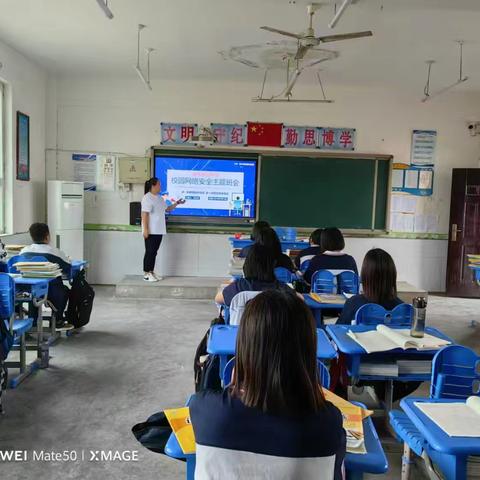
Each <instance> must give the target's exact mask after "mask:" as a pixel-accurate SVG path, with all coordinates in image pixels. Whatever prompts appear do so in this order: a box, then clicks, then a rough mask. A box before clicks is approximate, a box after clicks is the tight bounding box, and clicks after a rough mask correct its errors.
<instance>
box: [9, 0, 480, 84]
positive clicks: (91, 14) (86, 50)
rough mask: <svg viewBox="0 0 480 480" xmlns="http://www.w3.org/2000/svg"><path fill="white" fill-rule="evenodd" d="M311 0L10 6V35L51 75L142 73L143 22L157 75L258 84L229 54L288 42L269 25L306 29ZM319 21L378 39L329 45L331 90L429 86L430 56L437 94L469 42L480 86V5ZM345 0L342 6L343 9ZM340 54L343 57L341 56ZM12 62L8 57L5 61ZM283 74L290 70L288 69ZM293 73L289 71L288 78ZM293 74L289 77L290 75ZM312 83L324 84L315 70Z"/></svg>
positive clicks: (327, 0)
mask: <svg viewBox="0 0 480 480" xmlns="http://www.w3.org/2000/svg"><path fill="white" fill-rule="evenodd" d="M308 3H309V2H307V1H303V0H204V1H201V0H108V4H109V7H110V8H111V10H112V11H113V13H114V19H113V20H108V19H107V18H106V16H105V15H104V14H103V12H102V11H101V9H100V8H99V6H98V4H97V2H96V0H0V12H1V14H0V39H1V40H3V41H4V42H6V43H7V44H9V45H11V46H12V47H14V48H15V49H17V50H19V51H20V52H22V53H23V54H25V55H26V56H27V57H29V58H31V59H33V60H35V61H36V62H37V63H38V64H41V65H43V66H45V67H46V68H47V69H48V70H50V71H52V72H56V73H58V74H65V75H91V74H101V75H113V76H126V75H135V71H134V70H133V65H134V64H135V62H136V35H137V24H138V23H144V24H146V25H147V26H148V28H147V29H146V30H144V32H143V33H142V45H143V47H147V46H148V47H153V48H155V49H156V52H154V53H152V57H151V66H152V76H153V77H156V78H159V77H164V78H167V79H179V78H189V79H191V78H194V79H195V78H198V79H211V78H216V79H221V80H229V79H232V80H244V81H252V80H253V81H255V80H258V82H259V84H260V82H261V79H262V77H263V72H262V71H261V70H259V69H254V68H251V67H248V66H245V65H242V64H240V63H238V62H234V61H232V60H229V59H228V60H225V59H224V57H222V55H220V54H219V53H218V52H219V51H222V50H223V51H225V50H228V49H230V48H231V47H233V46H244V45H257V44H263V43H266V42H272V41H282V40H285V37H281V36H279V35H275V34H273V33H269V32H266V31H263V30H260V29H259V27H260V26H261V25H270V26H274V27H277V28H280V29H284V30H288V31H294V32H300V31H302V30H304V29H305V27H306V25H307V14H306V5H307V4H308ZM322 3H324V5H323V6H322V7H321V8H320V9H319V11H318V12H317V13H316V15H315V18H314V27H315V30H316V33H317V34H329V33H332V34H333V33H345V32H352V31H358V30H369V29H371V30H372V31H373V32H374V36H373V38H366V39H359V40H348V41H343V42H337V43H330V44H325V45H322V48H326V49H328V50H332V51H334V52H336V53H338V58H335V59H333V60H328V61H326V62H323V63H322V64H321V65H320V67H321V69H322V75H323V77H324V79H326V82H327V85H328V84H330V85H331V84H332V83H341V84H350V85H352V84H355V85H357V84H358V85H360V84H370V85H371V84H375V85H392V84H395V85H399V86H402V85H403V86H405V87H414V88H417V89H420V93H421V91H422V89H423V85H424V83H425V80H426V65H425V61H426V60H427V59H434V60H435V61H436V62H437V63H436V64H435V65H434V66H433V71H432V88H435V87H437V88H438V87H442V86H445V85H448V84H450V83H453V82H454V81H455V80H456V79H457V78H458V45H457V44H456V43H455V41H456V40H464V41H465V46H464V73H465V74H466V75H468V76H469V77H470V80H469V81H468V82H466V83H464V84H462V85H461V86H459V87H458V88H459V89H463V90H480V62H478V61H477V59H478V58H479V56H480V29H479V28H478V25H479V24H480V0H356V2H355V3H354V4H353V5H352V6H350V7H349V8H348V9H347V11H346V13H345V15H344V16H343V18H342V19H341V20H340V22H339V23H338V25H337V27H336V28H335V29H333V30H330V29H329V28H328V23H329V21H330V20H331V19H332V17H333V13H334V4H335V2H334V1H333V0H324V1H323V2H322ZM339 3H341V0H337V5H338V4H339ZM332 56H335V55H332ZM1 61H2V59H1V58H0V62H1ZM278 75H280V72H278ZM282 75H283V74H282ZM282 78H283V77H282ZM302 81H311V82H314V81H315V76H314V74H313V73H311V74H306V75H305V78H304V79H303V80H302Z"/></svg>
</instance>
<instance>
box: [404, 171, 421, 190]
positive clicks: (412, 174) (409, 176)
mask: <svg viewBox="0 0 480 480" xmlns="http://www.w3.org/2000/svg"><path fill="white" fill-rule="evenodd" d="M405 188H418V170H406V171H405Z"/></svg>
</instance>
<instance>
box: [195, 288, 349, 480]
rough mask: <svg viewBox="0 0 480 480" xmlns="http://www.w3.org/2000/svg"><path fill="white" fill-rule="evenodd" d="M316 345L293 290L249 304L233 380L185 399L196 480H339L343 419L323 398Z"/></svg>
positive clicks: (305, 311)
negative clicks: (216, 389) (222, 387)
mask: <svg viewBox="0 0 480 480" xmlns="http://www.w3.org/2000/svg"><path fill="white" fill-rule="evenodd" d="M316 343H317V338H316V331H315V322H314V320H313V317H312V314H311V313H310V311H309V309H308V308H307V307H306V306H305V304H304V303H303V302H302V301H300V300H299V299H298V298H297V297H296V296H295V294H294V293H289V292H286V291H278V290H277V291H274V290H271V291H267V292H263V293H260V294H259V295H257V296H256V297H255V298H254V299H253V300H251V301H250V302H249V303H248V304H247V306H246V309H245V313H244V315H243V317H242V322H241V324H240V327H239V331H238V336H237V348H236V357H235V368H234V372H233V375H232V383H231V384H230V386H229V387H228V388H226V389H225V390H224V391H223V392H213V391H208V390H206V391H203V392H200V393H197V394H195V395H194V396H193V397H192V399H191V401H190V418H191V421H192V425H193V429H194V432H195V440H196V444H197V450H196V468H195V478H196V479H197V480H213V479H220V478H221V479H229V480H237V479H238V480H240V479H242V480H243V479H249V478H258V479H259V478H263V479H266V478H271V479H275V480H297V479H302V480H310V479H311V480H313V479H315V480H327V479H328V480H332V479H335V480H339V479H341V478H342V473H341V469H342V462H343V459H344V456H345V449H346V439H345V431H344V430H343V427H342V423H343V421H342V415H341V413H340V411H339V410H338V409H337V408H336V407H335V406H334V405H332V404H331V403H330V402H327V401H326V400H325V398H324V396H323V394H322V390H321V388H320V385H319V382H318V373H317V360H316V349H317V347H316Z"/></svg>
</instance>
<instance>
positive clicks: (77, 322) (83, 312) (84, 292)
mask: <svg viewBox="0 0 480 480" xmlns="http://www.w3.org/2000/svg"><path fill="white" fill-rule="evenodd" d="M94 298H95V292H94V290H93V288H92V287H91V286H90V285H89V284H88V282H87V280H86V279H85V270H80V271H79V272H78V273H77V274H76V275H75V277H74V279H73V282H72V288H71V289H70V295H69V297H68V308H67V313H66V320H67V322H68V323H70V324H71V325H73V326H74V328H80V327H83V326H84V325H86V324H87V323H88V322H89V321H90V314H91V313H92V307H93V299H94Z"/></svg>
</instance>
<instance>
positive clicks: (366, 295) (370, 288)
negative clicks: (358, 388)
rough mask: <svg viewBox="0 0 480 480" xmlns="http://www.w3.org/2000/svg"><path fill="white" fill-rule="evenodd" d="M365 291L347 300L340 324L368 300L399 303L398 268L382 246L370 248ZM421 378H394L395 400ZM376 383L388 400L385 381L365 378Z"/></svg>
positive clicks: (364, 271) (385, 304)
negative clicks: (397, 379) (413, 379)
mask: <svg viewBox="0 0 480 480" xmlns="http://www.w3.org/2000/svg"><path fill="white" fill-rule="evenodd" d="M360 276H361V279H362V286H363V293H362V294H361V295H355V296H354V297H351V298H349V299H348V300H347V301H346V302H345V306H344V307H343V310H342V313H341V315H340V317H339V318H338V320H337V324H343V325H345V324H346V325H349V324H351V323H352V320H354V319H355V314H356V313H357V311H358V309H359V308H360V307H361V306H362V305H365V304H367V303H377V304H378V305H381V306H382V307H383V308H385V309H386V310H392V309H394V308H395V307H396V306H397V305H400V304H401V303H403V302H402V300H400V299H399V298H398V296H397V269H396V268H395V263H394V261H393V258H392V257H391V256H390V255H389V254H388V253H387V252H386V251H385V250H382V249H381V248H374V249H372V250H370V251H369V252H367V254H366V255H365V258H364V260H363V264H362V272H361V275H360ZM420 383H421V382H393V400H394V401H396V400H398V399H400V398H403V397H405V396H407V395H410V394H411V393H412V392H414V391H415V390H416V389H417V388H418V387H419V386H420ZM365 384H367V385H371V386H373V388H374V390H375V393H376V395H377V397H378V398H380V399H381V400H382V401H384V400H385V382H374V381H372V382H365Z"/></svg>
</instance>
